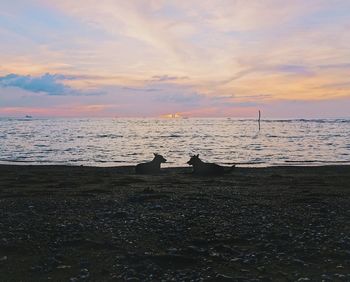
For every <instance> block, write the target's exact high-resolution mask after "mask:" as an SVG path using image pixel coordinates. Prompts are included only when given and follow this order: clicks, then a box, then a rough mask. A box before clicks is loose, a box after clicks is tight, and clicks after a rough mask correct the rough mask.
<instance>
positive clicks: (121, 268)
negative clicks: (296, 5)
mask: <svg viewBox="0 0 350 282" xmlns="http://www.w3.org/2000/svg"><path fill="white" fill-rule="evenodd" d="M349 199H350V166H315V167H311V166H304V167H292V166H289V167H287V166H285V167H268V168H236V169H235V170H234V171H233V172H232V173H230V174H225V175H223V176H218V177H197V176H194V175H192V174H191V169H190V168H189V167H186V168H166V169H163V170H162V173H160V174H158V175H135V174H134V168H133V167H132V166H125V167H86V166H40V165H35V166H24V165H23V166H21V165H18V166H17V165H0V280H1V281H44V280H45V281H46V280H48V279H51V280H53V281H124V280H127V281H162V280H163V281H322V280H323V281H349V280H350V274H349V269H350V200H349Z"/></svg>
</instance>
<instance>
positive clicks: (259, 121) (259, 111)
mask: <svg viewBox="0 0 350 282" xmlns="http://www.w3.org/2000/svg"><path fill="white" fill-rule="evenodd" d="M260 118H261V112H260V110H259V119H258V123H259V131H260Z"/></svg>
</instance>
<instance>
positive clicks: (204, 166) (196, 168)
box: [187, 154, 235, 175]
mask: <svg viewBox="0 0 350 282" xmlns="http://www.w3.org/2000/svg"><path fill="white" fill-rule="evenodd" d="M187 164H189V165H191V166H193V173H194V174H197V175H221V174H224V173H228V172H230V171H232V169H233V168H234V167H235V165H233V166H232V167H225V166H221V165H218V164H215V163H205V162H203V161H202V160H201V159H200V158H199V154H198V155H194V156H192V157H191V159H190V160H189V161H188V162H187Z"/></svg>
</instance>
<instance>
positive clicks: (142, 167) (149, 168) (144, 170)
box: [135, 154, 166, 174]
mask: <svg viewBox="0 0 350 282" xmlns="http://www.w3.org/2000/svg"><path fill="white" fill-rule="evenodd" d="M165 162H166V159H165V158H164V157H163V156H161V155H158V154H154V159H153V160H152V161H150V162H147V163H141V164H138V165H136V167H135V171H136V173H137V174H153V173H159V172H160V164H161V163H165Z"/></svg>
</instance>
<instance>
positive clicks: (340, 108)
mask: <svg viewBox="0 0 350 282" xmlns="http://www.w3.org/2000/svg"><path fill="white" fill-rule="evenodd" d="M349 12H350V1H348V0H343V1H338V0H332V1H329V0H324V1H322V0H313V1H305V0H300V1H299V0H293V1H284V0H279V1H277V0H276V1H271V0H260V1H259V0H255V1H253V0H251V1H249V0H242V1H234V0H229V1H226V0H191V1H181V0H174V1H162V0H148V1H146V0H144V1H142V0H134V1H132V0H128V1H124V0H98V1H97V0H74V1H72V0H52V1H47V0H46V1H44V0H11V1H1V4H0V116H23V115H33V116H38V117H39V116H48V117H51V116H62V117H85V116H86V117H95V116H96V117H104V116H111V117H134V116H135V117H158V116H161V115H164V114H169V113H178V114H180V115H183V116H196V117H222V116H229V117H256V115H257V111H258V110H259V109H260V110H261V111H262V113H263V117H271V118H318V117H320V118H323V117H349V116H350V32H349V31H350V16H349Z"/></svg>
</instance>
